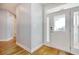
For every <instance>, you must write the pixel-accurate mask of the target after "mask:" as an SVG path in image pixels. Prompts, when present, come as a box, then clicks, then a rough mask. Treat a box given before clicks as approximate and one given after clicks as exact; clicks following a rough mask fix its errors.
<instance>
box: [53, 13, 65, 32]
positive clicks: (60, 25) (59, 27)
mask: <svg viewBox="0 0 79 59" xmlns="http://www.w3.org/2000/svg"><path fill="white" fill-rule="evenodd" d="M54 31H65V14H62V15H57V16H54Z"/></svg>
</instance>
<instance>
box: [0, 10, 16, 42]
mask: <svg viewBox="0 0 79 59" xmlns="http://www.w3.org/2000/svg"><path fill="white" fill-rule="evenodd" d="M14 20H15V17H14V15H13V14H12V13H10V12H9V11H8V10H5V9H0V41H9V40H11V39H13V37H14Z"/></svg>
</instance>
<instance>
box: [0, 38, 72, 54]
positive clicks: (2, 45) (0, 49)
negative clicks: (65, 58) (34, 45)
mask: <svg viewBox="0 0 79 59" xmlns="http://www.w3.org/2000/svg"><path fill="white" fill-rule="evenodd" d="M59 54H62V55H64V54H65V55H71V54H69V53H67V52H64V51H61V50H58V49H55V48H51V47H48V46H45V45H44V46H42V47H41V48H39V49H38V50H36V51H35V52H33V53H29V52H28V51H26V50H24V49H23V48H21V47H20V46H18V45H17V44H16V38H14V39H12V40H10V41H0V55H59Z"/></svg>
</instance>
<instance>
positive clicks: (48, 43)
mask: <svg viewBox="0 0 79 59" xmlns="http://www.w3.org/2000/svg"><path fill="white" fill-rule="evenodd" d="M78 6H79V4H74V3H73V4H64V5H60V6H58V7H55V8H51V9H49V10H47V11H46V10H45V12H44V13H45V19H44V21H45V22H46V23H45V25H44V26H45V27H46V26H47V21H46V20H47V15H48V14H51V13H55V12H58V11H61V10H65V9H70V8H73V9H74V7H78ZM71 10H72V9H71ZM77 11H78V10H77ZM71 16H72V15H71V12H70V18H71V19H70V20H71V22H72V18H73V17H74V16H73V17H71ZM71 25H72V26H71ZM69 26H71V27H72V28H73V24H70V25H69ZM71 27H70V28H71ZM48 28H49V27H48ZM45 29H47V28H45ZM45 31H46V30H45ZM49 31H50V30H49ZM47 33H48V32H47ZM47 33H46V34H47ZM71 35H73V33H71V32H70V39H69V40H70V43H68V42H64V43H68V44H70V47H69V48H70V52H71V53H72V52H73V51H71V49H73V46H72V44H71V43H73V42H72V41H73V40H74V39H73V38H72V39H71ZM47 36H49V35H46V36H45V39H44V40H45V44H46V45H47V46H50V47H53V45H52V44H53V42H51V43H52V44H51V43H50V42H47V40H48V39H47ZM49 37H50V36H49ZM52 40H53V39H52ZM50 41H51V40H50ZM54 48H57V47H54ZM58 49H59V48H58ZM62 50H64V49H62ZM64 51H65V50H64ZM74 51H79V50H78V49H76V48H75V49H74ZM73 54H78V53H77V52H74V53H73Z"/></svg>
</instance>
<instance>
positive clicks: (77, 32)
mask: <svg viewBox="0 0 79 59" xmlns="http://www.w3.org/2000/svg"><path fill="white" fill-rule="evenodd" d="M73 19H74V20H73V24H74V48H77V49H79V12H74V17H73Z"/></svg>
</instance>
